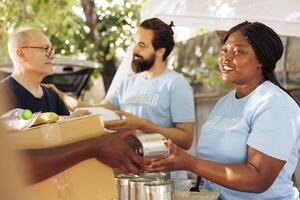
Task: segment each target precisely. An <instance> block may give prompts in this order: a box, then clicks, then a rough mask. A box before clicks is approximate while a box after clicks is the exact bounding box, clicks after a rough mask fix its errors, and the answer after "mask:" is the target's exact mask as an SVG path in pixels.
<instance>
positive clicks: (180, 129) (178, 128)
mask: <svg viewBox="0 0 300 200" xmlns="http://www.w3.org/2000/svg"><path fill="white" fill-rule="evenodd" d="M115 112H116V113H117V114H119V115H121V116H125V119H123V120H116V121H108V122H105V124H104V126H105V127H106V128H108V129H111V130H116V131H120V130H133V129H138V130H141V131H143V132H144V133H160V134H161V135H163V136H164V137H166V138H169V139H171V140H172V141H173V142H174V143H175V144H177V145H178V146H180V147H181V148H183V149H186V150H187V149H189V148H190V147H191V145H192V142H193V138H194V127H195V123H194V122H181V123H175V127H173V128H166V127H161V126H158V125H156V124H154V123H152V122H150V121H147V120H145V119H142V118H139V117H137V116H135V115H132V114H130V113H127V112H124V111H115Z"/></svg>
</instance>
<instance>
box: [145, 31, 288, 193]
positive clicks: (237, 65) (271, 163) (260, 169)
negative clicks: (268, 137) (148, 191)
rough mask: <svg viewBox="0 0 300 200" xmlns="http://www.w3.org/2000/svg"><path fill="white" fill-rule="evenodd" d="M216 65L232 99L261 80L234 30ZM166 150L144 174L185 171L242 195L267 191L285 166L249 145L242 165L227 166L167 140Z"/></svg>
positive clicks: (250, 51) (258, 67) (253, 59)
mask: <svg viewBox="0 0 300 200" xmlns="http://www.w3.org/2000/svg"><path fill="white" fill-rule="evenodd" d="M218 62H219V66H220V70H221V73H222V78H223V80H224V81H225V82H229V83H233V84H234V85H235V88H236V98H242V97H245V96H247V95H248V94H250V93H251V92H252V91H253V90H254V89H255V88H256V87H257V86H258V85H259V84H260V83H262V82H263V80H264V78H263V73H262V65H261V64H260V62H259V61H258V60H257V57H256V55H255V52H254V50H253V48H252V47H251V45H250V44H249V43H248V42H247V40H245V38H244V36H243V35H242V34H241V33H240V32H238V31H237V32H234V33H232V34H231V35H230V36H229V38H228V40H227V41H226V43H225V44H224V45H223V48H222V50H221V52H220V54H219V57H218ZM168 147H169V148H170V150H171V152H172V153H171V155H170V156H168V157H165V158H162V159H159V160H156V161H154V162H153V163H152V165H150V166H148V167H147V170H148V171H151V172H158V171H166V170H168V171H170V170H187V171H191V172H193V173H195V174H197V175H199V176H201V177H204V178H205V179H207V180H210V181H212V182H214V183H217V184H219V185H222V186H224V187H227V188H231V189H234V190H239V191H246V192H254V193H260V192H264V191H265V190H267V189H268V188H269V187H270V186H271V185H272V184H273V182H274V181H275V179H276V178H277V176H278V174H279V173H280V171H281V170H282V168H283V166H284V165H285V163H286V161H284V160H280V159H277V158H274V157H270V156H268V155H266V154H264V153H262V152H260V151H258V150H256V149H254V148H252V147H251V146H247V148H248V150H247V160H246V162H245V163H229V164H223V163H219V162H214V161H209V160H205V159H203V158H197V157H194V156H191V155H188V154H187V153H185V152H184V151H182V150H181V149H180V148H178V147H177V146H176V145H175V144H173V143H172V142H171V141H169V142H168Z"/></svg>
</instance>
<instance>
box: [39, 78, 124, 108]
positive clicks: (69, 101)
mask: <svg viewBox="0 0 300 200" xmlns="http://www.w3.org/2000/svg"><path fill="white" fill-rule="evenodd" d="M42 85H43V86H45V87H48V88H51V89H52V90H54V91H55V92H56V93H57V95H58V96H59V98H60V99H61V100H62V101H63V102H64V104H65V105H66V106H67V108H68V109H69V110H72V111H73V110H74V109H75V108H78V107H94V106H101V107H104V108H107V109H110V110H117V109H118V108H117V107H116V106H114V105H113V104H112V103H111V102H110V101H108V100H107V99H104V100H102V101H101V102H100V104H99V105H92V104H89V103H86V102H83V101H78V100H77V99H75V98H74V97H71V96H69V95H67V94H66V93H64V92H62V91H61V90H59V89H58V88H57V87H56V86H55V85H54V84H42Z"/></svg>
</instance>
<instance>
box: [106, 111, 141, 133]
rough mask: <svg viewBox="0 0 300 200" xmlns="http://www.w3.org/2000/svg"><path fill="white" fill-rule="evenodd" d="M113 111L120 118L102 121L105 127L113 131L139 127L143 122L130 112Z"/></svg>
mask: <svg viewBox="0 0 300 200" xmlns="http://www.w3.org/2000/svg"><path fill="white" fill-rule="evenodd" d="M115 112H116V113H117V114H118V115H119V116H120V117H121V120H112V121H106V122H105V123H104V127H105V128H107V129H110V130H114V131H126V130H134V129H139V128H140V127H141V126H142V125H143V123H144V120H143V119H141V118H139V117H137V116H135V115H132V114H130V113H127V112H124V111H115Z"/></svg>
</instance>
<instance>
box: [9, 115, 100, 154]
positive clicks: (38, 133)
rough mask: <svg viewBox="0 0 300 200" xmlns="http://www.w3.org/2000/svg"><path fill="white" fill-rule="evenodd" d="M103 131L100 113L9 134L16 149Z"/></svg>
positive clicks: (59, 142)
mask: <svg viewBox="0 0 300 200" xmlns="http://www.w3.org/2000/svg"><path fill="white" fill-rule="evenodd" d="M103 133H104V128H103V121H102V118H101V116H100V115H89V116H83V117H78V118H74V119H68V120H62V121H58V122H56V123H52V124H44V125H40V126H36V127H32V128H29V129H27V130H24V131H19V132H17V133H14V134H11V138H12V140H13V142H14V143H15V145H16V147H17V148H18V149H39V148H51V147H55V146H61V145H65V144H70V143H74V142H77V141H80V140H84V139H88V138H92V137H96V136H99V135H102V134H103Z"/></svg>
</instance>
